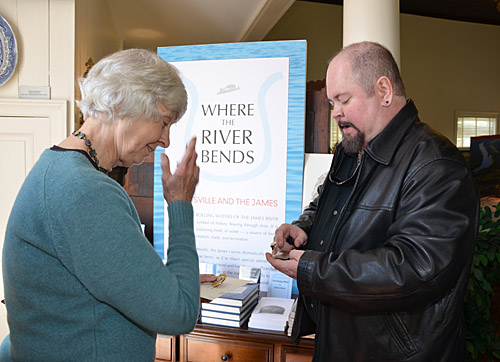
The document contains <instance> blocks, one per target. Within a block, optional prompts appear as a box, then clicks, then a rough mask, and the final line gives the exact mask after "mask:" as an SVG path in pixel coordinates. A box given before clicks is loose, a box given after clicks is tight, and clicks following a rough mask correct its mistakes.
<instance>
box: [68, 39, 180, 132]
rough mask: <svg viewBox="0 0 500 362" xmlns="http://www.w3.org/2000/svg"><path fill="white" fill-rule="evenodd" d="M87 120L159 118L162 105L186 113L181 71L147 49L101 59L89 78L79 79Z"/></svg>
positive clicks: (121, 51)
mask: <svg viewBox="0 0 500 362" xmlns="http://www.w3.org/2000/svg"><path fill="white" fill-rule="evenodd" d="M78 84H79V86H80V91H81V100H80V101H77V104H78V107H79V108H80V110H81V112H82V114H83V119H87V117H93V118H97V119H101V120H103V121H107V122H112V121H113V120H114V119H115V118H116V117H119V118H123V119H129V120H134V119H137V118H138V117H144V118H146V119H150V120H154V121H157V120H159V119H160V118H161V116H160V110H159V109H158V104H159V103H161V104H163V105H164V106H166V107H167V108H168V109H169V110H170V111H172V112H175V113H177V119H179V118H181V117H182V115H183V114H184V113H185V112H186V107H187V93H186V89H185V87H184V84H183V83H182V80H181V78H180V74H179V71H178V70H177V68H175V67H174V66H173V65H171V64H169V63H167V62H166V61H164V60H163V59H161V58H160V57H159V56H158V55H157V54H155V53H153V52H151V51H149V50H145V49H127V50H120V51H117V52H116V53H113V54H111V55H108V56H107V57H105V58H103V59H101V60H100V61H98V62H97V63H96V64H95V65H94V66H93V67H92V68H91V69H90V71H89V73H88V75H87V76H86V77H85V78H80V79H79V80H78Z"/></svg>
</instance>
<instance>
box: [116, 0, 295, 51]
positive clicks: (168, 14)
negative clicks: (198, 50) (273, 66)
mask: <svg viewBox="0 0 500 362" xmlns="http://www.w3.org/2000/svg"><path fill="white" fill-rule="evenodd" d="M294 1H295V0H108V4H109V7H110V10H111V13H112V17H113V21H114V23H115V27H116V29H117V32H118V36H119V37H120V38H121V39H123V47H124V48H149V49H156V47H159V46H169V45H188V44H210V43H231V42H242V41H258V40H262V39H263V38H264V37H265V36H266V34H267V33H268V32H269V31H270V30H271V28H272V27H273V26H274V25H275V24H276V22H277V21H278V20H279V19H280V18H281V16H283V14H284V13H285V12H286V11H287V10H288V8H289V7H290V6H291V5H292V4H293V3H294Z"/></svg>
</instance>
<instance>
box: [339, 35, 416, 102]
mask: <svg viewBox="0 0 500 362" xmlns="http://www.w3.org/2000/svg"><path fill="white" fill-rule="evenodd" d="M338 55H345V56H347V57H348V59H349V61H350V63H351V70H352V74H353V76H354V77H355V78H356V80H357V82H358V83H359V84H360V85H361V87H363V89H364V91H365V92H366V94H367V95H369V96H373V94H374V92H375V88H374V86H375V83H376V82H377V80H378V79H379V78H380V77H382V76H386V77H387V78H389V80H390V81H391V83H392V86H393V87H394V94H395V95H396V96H403V97H406V92H405V86H404V84H403V79H402V78H401V74H400V72H399V68H398V65H397V63H396V61H395V60H394V57H393V56H392V54H391V52H390V51H389V50H388V49H387V48H385V47H384V46H382V45H380V44H378V43H374V42H368V41H365V42H361V43H355V44H350V45H348V46H346V47H345V48H343V49H342V50H340V51H339V52H338V53H337V55H335V57H336V56H338ZM335 57H334V58H335ZM332 59H333V58H332Z"/></svg>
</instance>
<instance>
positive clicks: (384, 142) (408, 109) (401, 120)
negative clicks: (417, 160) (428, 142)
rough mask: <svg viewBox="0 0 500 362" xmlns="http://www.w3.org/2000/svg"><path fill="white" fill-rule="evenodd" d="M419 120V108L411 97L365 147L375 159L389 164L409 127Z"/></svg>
mask: <svg viewBox="0 0 500 362" xmlns="http://www.w3.org/2000/svg"><path fill="white" fill-rule="evenodd" d="M417 120H418V110H417V108H416V107H415V104H414V103H413V101H412V100H411V99H408V100H407V101H406V105H405V106H404V107H403V108H401V110H400V111H399V113H398V114H396V116H395V117H394V118H393V119H392V121H391V122H389V124H388V125H387V126H386V127H385V128H384V129H383V130H382V132H380V133H379V134H378V135H377V136H376V137H375V138H374V139H372V140H371V141H370V142H369V143H368V146H367V147H365V151H366V153H368V154H369V155H370V156H371V157H372V158H373V159H374V160H375V161H377V162H379V163H382V164H384V165H388V164H389V162H390V161H391V159H392V156H393V155H394V153H395V152H396V149H397V148H398V146H399V143H400V142H401V140H402V139H403V137H404V135H405V134H406V132H407V131H408V128H410V126H411V125H412V124H413V123H414V122H415V121H417Z"/></svg>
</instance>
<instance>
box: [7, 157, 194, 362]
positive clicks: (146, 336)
mask: <svg viewBox="0 0 500 362" xmlns="http://www.w3.org/2000/svg"><path fill="white" fill-rule="evenodd" d="M168 216H169V249H168V254H167V260H168V262H167V263H166V265H164V263H163V261H162V259H161V258H160V257H159V255H158V254H157V253H156V251H155V250H154V248H153V247H152V246H151V244H150V243H149V242H148V240H147V239H146V238H145V237H144V235H143V233H142V231H141V227H140V221H139V217H138V215H137V212H136V210H135V208H134V205H133V203H132V201H131V200H130V198H129V197H128V195H127V194H126V192H125V191H124V189H123V188H122V187H121V186H120V185H119V184H118V183H116V182H115V181H114V180H112V179H111V178H109V177H108V176H106V175H104V174H103V173H101V172H99V171H97V170H96V169H95V168H94V167H93V165H92V164H91V163H90V162H89V159H88V158H87V157H85V155H83V154H81V153H79V152H75V151H66V152H61V151H54V150H46V151H45V152H44V153H43V154H42V156H41V157H40V160H39V161H38V162H37V163H36V164H35V166H34V167H33V169H32V170H31V172H30V173H29V175H28V177H27V178H26V180H25V182H24V184H23V186H22V188H21V190H20V192H19V194H18V196H17V199H16V201H15V204H14V207H13V209H12V212H11V215H10V218H9V222H8V225H7V231H6V235H5V243H4V249H3V260H2V267H3V277H4V288H5V301H6V305H7V318H8V322H9V328H10V340H11V358H12V360H14V361H23V362H28V361H51V362H55V361H64V362H70V361H78V362H83V361H113V362H114V361H121V362H124V361H131V362H141V361H148V362H150V361H153V360H154V356H155V340H156V333H163V334H170V335H177V334H182V333H187V332H189V331H191V330H192V329H193V328H194V325H195V323H196V320H197V317H198V309H199V297H200V277H199V268H198V255H197V252H196V246H195V238H194V231H193V209H192V206H191V204H190V203H188V202H184V201H175V202H171V203H170V204H169V205H168Z"/></svg>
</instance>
